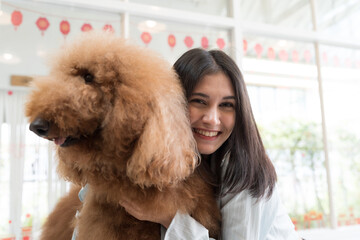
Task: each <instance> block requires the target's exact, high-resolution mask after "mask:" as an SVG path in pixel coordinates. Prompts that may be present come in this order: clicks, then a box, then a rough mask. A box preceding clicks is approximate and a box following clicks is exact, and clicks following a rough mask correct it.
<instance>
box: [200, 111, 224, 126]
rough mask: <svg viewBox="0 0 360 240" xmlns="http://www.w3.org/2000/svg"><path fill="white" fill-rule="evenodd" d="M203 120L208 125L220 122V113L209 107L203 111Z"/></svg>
mask: <svg viewBox="0 0 360 240" xmlns="http://www.w3.org/2000/svg"><path fill="white" fill-rule="evenodd" d="M202 120H203V122H204V123H206V124H209V125H218V124H220V115H219V111H218V109H217V108H209V109H207V111H205V112H204V116H203V119H202Z"/></svg>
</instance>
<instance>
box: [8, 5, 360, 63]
mask: <svg viewBox="0 0 360 240" xmlns="http://www.w3.org/2000/svg"><path fill="white" fill-rule="evenodd" d="M8 5H9V6H12V5H10V4H8ZM13 7H14V8H17V7H16V6H13ZM26 11H31V10H28V9H26ZM34 12H35V11H34ZM43 15H44V14H43ZM22 22H23V14H22V12H21V11H20V10H19V9H18V8H17V9H16V10H14V11H13V12H12V14H11V23H12V25H13V26H14V29H15V30H17V29H18V28H19V27H20V25H21V24H22ZM35 24H36V26H37V28H38V29H39V30H40V32H41V35H42V36H43V35H44V33H45V31H46V30H47V29H48V28H49V26H50V22H49V20H48V19H47V18H46V17H44V16H42V17H39V18H38V19H37V21H36V22H35ZM102 29H103V30H104V31H109V32H112V33H114V32H115V31H114V28H113V26H112V25H111V24H108V23H107V24H105V25H104V26H103V28H102ZM59 30H60V32H61V33H62V34H63V36H64V37H66V36H67V35H68V34H69V33H70V31H71V25H70V22H69V21H68V20H61V21H60V23H59ZM80 30H81V31H82V32H87V31H91V30H93V26H92V25H91V24H90V23H83V24H82V26H81V28H80ZM140 39H141V40H142V42H143V43H144V44H145V45H148V44H149V43H150V42H151V41H152V39H153V37H152V35H151V33H149V32H146V31H144V32H142V33H141V34H140ZM215 43H216V46H217V47H218V48H219V49H221V50H222V49H224V48H225V46H226V42H225V40H224V39H223V38H217V39H216V41H215ZM167 44H168V45H169V47H170V48H174V47H175V46H176V44H177V39H176V37H175V35H174V34H169V35H168V37H167ZM183 44H185V46H186V47H187V48H189V49H190V48H192V47H193V46H194V39H193V38H192V37H191V36H186V37H185V38H184V39H183ZM200 45H201V47H202V48H204V49H207V48H208V47H209V39H208V38H207V37H206V36H203V37H201V40H200ZM253 50H254V52H251V53H250V51H249V49H248V42H247V40H246V39H244V40H243V52H244V55H249V54H254V56H255V57H257V58H261V57H263V55H264V54H265V55H266V56H267V58H268V59H270V60H275V59H276V57H277V56H278V58H279V59H280V60H281V61H288V60H289V59H290V58H291V59H292V61H293V62H295V63H297V62H299V61H300V60H301V59H303V61H304V62H305V63H310V62H311V61H312V58H313V57H312V54H311V52H310V51H309V50H305V51H304V52H303V55H301V56H300V53H299V52H298V51H297V50H293V51H292V52H291V53H290V52H288V51H286V50H279V52H278V53H277V54H276V51H275V49H274V48H272V47H269V48H268V49H267V51H265V50H264V47H263V46H262V45H261V44H260V43H257V44H255V45H254V47H253ZM329 60H330V59H329V58H328V56H327V54H326V52H324V53H323V54H322V62H323V63H325V64H328V63H329ZM331 60H332V62H333V64H334V65H335V66H339V65H340V59H339V57H337V56H334V57H333V58H332V59H331ZM343 63H344V66H346V67H357V68H360V61H357V62H356V63H355V62H354V61H351V60H350V59H346V60H345V61H344V62H343Z"/></svg>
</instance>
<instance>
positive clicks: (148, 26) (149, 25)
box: [138, 20, 166, 33]
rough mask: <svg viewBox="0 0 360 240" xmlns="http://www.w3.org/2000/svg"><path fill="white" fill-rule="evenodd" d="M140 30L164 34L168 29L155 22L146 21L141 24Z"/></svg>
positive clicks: (139, 25)
mask: <svg viewBox="0 0 360 240" xmlns="http://www.w3.org/2000/svg"><path fill="white" fill-rule="evenodd" d="M138 29H139V31H140V32H149V33H158V32H163V31H164V30H165V29H166V25H165V24H163V23H159V22H156V21H154V20H145V21H142V22H139V24H138Z"/></svg>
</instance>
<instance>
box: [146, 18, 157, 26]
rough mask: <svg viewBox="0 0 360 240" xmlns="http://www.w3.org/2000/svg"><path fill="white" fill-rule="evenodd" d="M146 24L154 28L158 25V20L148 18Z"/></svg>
mask: <svg viewBox="0 0 360 240" xmlns="http://www.w3.org/2000/svg"><path fill="white" fill-rule="evenodd" d="M145 24H146V26H148V27H149V28H154V27H155V26H156V25H157V22H156V21H153V20H146V21H145Z"/></svg>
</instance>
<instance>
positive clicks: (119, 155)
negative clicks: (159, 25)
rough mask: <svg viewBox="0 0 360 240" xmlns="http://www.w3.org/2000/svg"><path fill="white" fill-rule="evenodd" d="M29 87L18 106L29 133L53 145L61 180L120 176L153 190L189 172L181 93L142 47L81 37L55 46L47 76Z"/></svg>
mask: <svg viewBox="0 0 360 240" xmlns="http://www.w3.org/2000/svg"><path fill="white" fill-rule="evenodd" d="M34 85H35V87H36V88H35V89H34V90H33V91H32V93H31V94H30V97H29V100H28V103H27V106H26V115H27V116H28V117H29V120H30V123H31V124H30V130H32V131H34V132H35V133H36V134H38V135H39V136H41V137H44V138H46V139H48V140H53V141H54V142H55V144H56V147H57V153H58V156H59V159H60V162H59V165H60V167H62V168H63V169H66V170H62V171H61V174H62V175H63V176H64V177H66V178H69V179H70V180H72V181H75V182H81V183H84V181H86V179H84V178H85V176H86V174H87V172H89V174H94V173H95V172H96V171H98V172H99V173H100V174H105V175H106V174H110V175H115V177H118V176H116V175H117V174H122V175H124V174H126V175H127V177H129V178H130V179H131V181H132V182H134V183H136V184H138V185H140V186H142V187H149V186H156V187H159V188H161V187H163V186H165V185H168V184H172V183H175V182H177V181H178V180H182V179H184V178H185V177H187V176H188V175H189V174H190V173H191V172H192V171H193V170H194V168H195V166H196V164H197V160H198V157H197V153H196V150H195V149H196V147H195V146H196V144H195V142H194V139H193V136H192V132H191V128H190V124H189V120H188V116H187V111H186V101H185V99H184V95H183V90H182V88H181V85H180V82H179V80H178V79H177V76H176V74H175V73H174V72H173V70H172V69H171V67H170V66H169V64H168V63H167V62H166V61H164V60H163V59H162V58H160V57H159V56H157V54H155V53H153V52H151V51H150V50H147V49H144V48H140V47H138V46H134V45H131V44H129V43H128V42H126V41H125V40H123V39H120V38H116V37H114V36H111V35H109V34H100V33H91V34H89V33H87V34H84V35H83V36H82V37H80V38H78V39H76V40H75V41H74V42H72V43H70V44H68V45H67V46H65V47H64V48H63V49H61V50H60V51H59V53H58V54H57V55H55V57H54V58H53V59H52V62H51V71H50V74H49V76H47V77H44V78H39V79H37V80H35V82H34ZM109 166H110V168H109ZM111 168H112V169H111ZM114 168H117V169H114ZM99 169H101V171H99ZM104 171H106V173H105V172H104Z"/></svg>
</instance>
